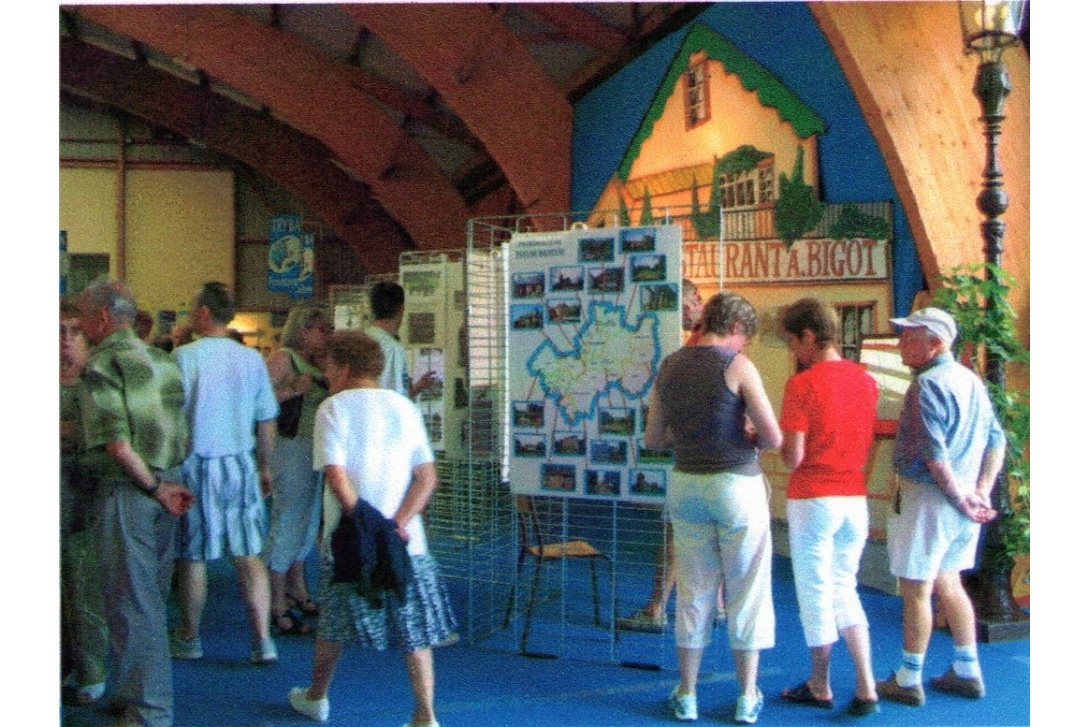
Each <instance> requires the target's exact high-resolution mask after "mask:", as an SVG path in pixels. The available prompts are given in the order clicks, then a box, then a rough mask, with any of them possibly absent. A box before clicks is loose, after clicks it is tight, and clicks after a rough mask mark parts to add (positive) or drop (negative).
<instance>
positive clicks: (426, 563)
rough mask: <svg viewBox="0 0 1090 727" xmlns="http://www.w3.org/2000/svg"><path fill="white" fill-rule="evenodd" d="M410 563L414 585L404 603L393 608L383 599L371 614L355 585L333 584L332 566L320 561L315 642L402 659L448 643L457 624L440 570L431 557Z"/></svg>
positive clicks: (366, 602) (421, 556) (416, 559)
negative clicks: (397, 654)
mask: <svg viewBox="0 0 1090 727" xmlns="http://www.w3.org/2000/svg"><path fill="white" fill-rule="evenodd" d="M411 560H412V568H413V582H412V585H410V586H409V592H408V594H407V596H406V598H405V603H404V604H400V606H398V605H394V604H392V603H391V601H392V599H391V598H390V597H386V598H385V599H384V603H383V605H382V606H381V607H379V608H372V607H371V604H370V603H368V601H367V599H366V598H364V597H363V596H360V595H359V594H358V593H356V584H355V583H334V582H333V561H332V560H326V559H323V560H322V563H321V566H320V567H319V569H318V602H319V603H321V605H322V608H321V611H320V612H319V614H318V638H320V639H325V640H327V641H355V642H358V643H360V644H362V645H363V646H367V647H370V648H372V649H377V650H379V651H385V650H386V649H396V650H398V651H401V652H404V653H408V652H410V651H417V650H419V649H426V648H428V647H431V646H436V645H438V644H443V643H446V642H448V641H450V640H451V639H452V638H453V637H454V630H455V628H457V622H456V621H455V618H454V609H453V608H451V605H450V598H449V597H448V596H447V591H446V588H445V587H444V586H443V582H442V580H440V578H439V565H438V563H436V562H435V559H434V558H433V557H432V556H431V555H430V554H425V555H414V556H411Z"/></svg>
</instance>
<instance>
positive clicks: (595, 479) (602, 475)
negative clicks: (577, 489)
mask: <svg viewBox="0 0 1090 727" xmlns="http://www.w3.org/2000/svg"><path fill="white" fill-rule="evenodd" d="M586 482H587V487H586V494H588V495H590V496H592V497H602V496H607V497H617V496H619V495H620V494H621V472H620V470H591V469H588V470H587V478H586Z"/></svg>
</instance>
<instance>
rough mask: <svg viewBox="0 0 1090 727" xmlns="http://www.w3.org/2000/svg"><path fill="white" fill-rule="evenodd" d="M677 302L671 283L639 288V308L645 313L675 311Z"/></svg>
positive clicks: (674, 287)
mask: <svg viewBox="0 0 1090 727" xmlns="http://www.w3.org/2000/svg"><path fill="white" fill-rule="evenodd" d="M679 300H680V299H679V298H678V294H677V286H676V285H674V284H673V283H666V284H663V285H642V286H640V306H641V307H642V308H643V310H645V311H670V310H674V311H676V310H678V302H679Z"/></svg>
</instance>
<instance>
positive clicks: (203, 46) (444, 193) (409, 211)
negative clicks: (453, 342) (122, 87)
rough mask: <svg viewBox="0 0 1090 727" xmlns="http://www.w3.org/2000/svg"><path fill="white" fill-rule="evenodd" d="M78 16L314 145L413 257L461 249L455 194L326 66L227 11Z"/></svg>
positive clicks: (202, 8) (168, 9)
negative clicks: (212, 84) (357, 186)
mask: <svg viewBox="0 0 1090 727" xmlns="http://www.w3.org/2000/svg"><path fill="white" fill-rule="evenodd" d="M78 13H79V15H81V16H82V17H85V18H86V19H87V20H89V21H91V22H93V23H95V24H97V25H100V26H102V27H104V28H107V29H108V30H110V31H111V32H114V33H117V34H118V35H121V36H125V37H128V38H132V39H133V40H135V41H137V42H140V43H144V44H146V45H148V46H150V47H153V48H155V49H157V50H159V51H161V52H163V53H165V54H167V55H168V56H171V57H173V58H176V59H179V60H181V61H182V62H184V63H187V64H189V65H191V66H193V67H196V68H198V69H200V70H201V71H202V72H204V73H207V74H208V75H209V76H211V77H213V78H216V79H217V80H221V81H223V82H224V83H227V84H229V85H231V86H233V87H235V88H237V89H239V90H240V91H242V92H243V93H245V94H247V95H249V96H251V97H252V98H254V99H256V100H257V101H258V102H260V103H262V104H264V105H266V106H268V107H269V108H270V109H272V110H274V111H275V112H276V113H277V114H279V115H280V116H282V117H283V118H284V119H286V120H287V121H288V123H290V124H291V125H292V126H294V127H296V128H298V129H299V130H301V131H303V132H304V133H307V134H309V135H311V136H313V137H314V138H316V139H318V140H319V141H321V142H322V143H323V144H325V145H326V146H327V147H328V148H329V149H330V151H331V152H332V153H333V154H335V155H336V156H337V157H338V158H339V159H340V160H341V162H343V163H344V164H345V165H346V166H348V167H350V168H351V169H352V170H353V171H355V172H356V173H357V174H358V175H359V176H360V177H361V178H362V179H363V180H364V182H365V183H367V185H368V186H369V187H370V189H371V191H372V194H373V195H374V198H375V199H376V200H377V201H378V202H379V203H380V204H381V205H382V206H383V208H384V209H385V210H386V211H387V212H388V213H389V215H390V216H391V217H392V218H394V219H395V220H396V221H397V222H398V223H399V224H401V225H402V226H403V227H404V229H405V230H406V232H408V234H409V235H410V236H411V238H412V240H413V241H414V242H415V243H416V245H417V246H418V247H419V248H422V249H446V248H450V247H451V246H460V245H461V244H464V237H465V224H466V220H467V219H468V218H469V217H470V212H469V210H468V208H467V207H466V205H465V202H464V201H463V199H462V198H461V196H460V195H459V194H458V192H457V190H455V189H454V187H453V185H452V184H451V183H450V181H449V180H448V179H447V178H446V177H445V176H444V175H443V173H442V172H441V170H440V169H439V168H438V167H437V166H436V165H435V163H434V162H433V161H432V160H431V159H430V157H428V155H427V154H426V153H425V152H424V150H423V149H421V148H420V147H419V146H418V145H417V144H416V142H415V141H413V139H412V138H411V137H410V136H409V135H408V134H407V133H405V131H403V130H402V129H401V128H400V127H398V125H397V124H395V123H394V121H393V119H391V118H390V116H389V115H388V114H386V112H384V111H383V110H381V109H380V108H379V107H378V106H376V105H375V104H374V103H372V102H371V100H370V99H369V98H368V97H367V96H366V95H365V94H363V93H361V92H360V91H359V90H357V89H356V88H355V87H354V86H353V85H351V84H349V83H346V82H345V80H344V79H343V74H341V73H340V66H339V64H338V63H337V62H336V61H334V60H333V59H331V58H328V57H326V56H324V55H322V54H321V53H319V52H318V51H316V50H314V49H313V48H310V47H308V46H306V45H305V44H303V43H302V42H301V41H298V40H296V39H294V38H292V37H290V36H288V35H287V34H285V33H281V32H280V31H278V30H276V29H273V28H270V27H268V26H266V25H263V24H261V23H260V22H257V21H255V20H253V19H251V18H249V17H247V16H245V15H243V14H241V13H238V12H235V11H233V10H230V9H229V8H226V7H217V6H209V5H158V6H108V5H85V6H79V7H78ZM195 138H197V139H200V137H199V136H197V137H195Z"/></svg>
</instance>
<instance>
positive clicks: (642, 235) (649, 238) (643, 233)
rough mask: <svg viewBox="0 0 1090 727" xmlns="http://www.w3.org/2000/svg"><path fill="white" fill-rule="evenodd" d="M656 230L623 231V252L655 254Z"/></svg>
mask: <svg viewBox="0 0 1090 727" xmlns="http://www.w3.org/2000/svg"><path fill="white" fill-rule="evenodd" d="M654 250H655V230H654V229H653V228H648V227H637V228H635V229H631V230H621V252H654Z"/></svg>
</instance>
